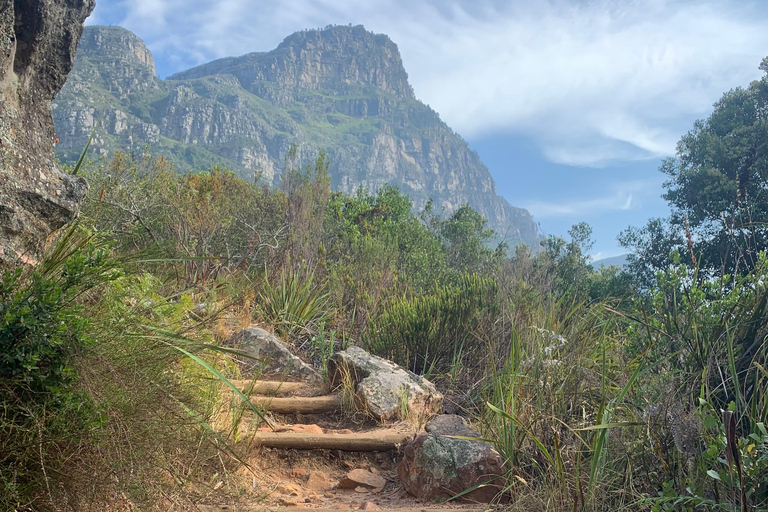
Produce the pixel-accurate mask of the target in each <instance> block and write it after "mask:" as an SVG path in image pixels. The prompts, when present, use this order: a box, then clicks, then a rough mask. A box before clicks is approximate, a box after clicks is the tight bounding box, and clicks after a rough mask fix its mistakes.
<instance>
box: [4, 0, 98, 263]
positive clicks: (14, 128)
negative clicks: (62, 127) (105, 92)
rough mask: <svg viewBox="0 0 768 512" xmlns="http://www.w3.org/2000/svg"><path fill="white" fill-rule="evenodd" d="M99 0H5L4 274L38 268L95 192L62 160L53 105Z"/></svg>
mask: <svg viewBox="0 0 768 512" xmlns="http://www.w3.org/2000/svg"><path fill="white" fill-rule="evenodd" d="M93 6H94V0H67V1H64V0H35V1H34V2H33V1H26V2H19V1H18V0H16V1H14V0H0V269H2V267H4V266H10V265H15V264H18V263H19V262H25V263H34V262H35V260H36V259H37V258H39V257H40V255H41V253H42V252H43V250H44V248H45V244H46V241H47V240H48V237H49V236H50V235H51V233H53V232H54V231H56V230H57V229H59V228H61V227H63V226H64V225H66V224H67V223H68V222H70V221H72V220H73V219H74V218H75V217H76V216H77V215H78V213H79V205H80V202H81V201H82V199H83V198H84V197H85V194H86V192H87V191H88V184H87V183H86V181H85V180H84V179H82V178H79V177H76V176H72V175H71V174H68V173H66V172H64V171H62V170H61V169H60V168H59V166H58V164H57V163H56V157H55V155H54V152H53V151H54V144H55V140H56V136H55V134H54V133H53V118H52V116H51V100H53V98H54V97H55V96H56V93H58V92H59V90H60V89H61V87H62V85H64V81H65V80H66V79H67V75H68V74H69V72H70V70H71V69H72V63H73V61H74V59H75V52H76V50H77V43H78V41H80V36H81V34H82V32H83V22H84V21H85V18H86V17H88V15H89V14H90V13H91V11H92V10H93Z"/></svg>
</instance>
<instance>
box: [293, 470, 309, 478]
mask: <svg viewBox="0 0 768 512" xmlns="http://www.w3.org/2000/svg"><path fill="white" fill-rule="evenodd" d="M305 476H307V470H306V469H304V468H293V469H292V470H291V478H304V477H305Z"/></svg>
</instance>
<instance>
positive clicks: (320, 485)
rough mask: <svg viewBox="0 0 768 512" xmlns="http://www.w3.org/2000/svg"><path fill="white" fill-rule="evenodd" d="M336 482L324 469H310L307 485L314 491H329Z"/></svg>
mask: <svg viewBox="0 0 768 512" xmlns="http://www.w3.org/2000/svg"><path fill="white" fill-rule="evenodd" d="M334 485H335V484H334V482H333V480H331V477H329V476H328V475H326V474H325V473H324V472H322V471H310V473H309V478H307V483H306V484H305V487H306V488H307V489H310V490H312V491H329V490H331V489H333V487H334Z"/></svg>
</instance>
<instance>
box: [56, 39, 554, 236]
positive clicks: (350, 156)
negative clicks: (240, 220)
mask: <svg viewBox="0 0 768 512" xmlns="http://www.w3.org/2000/svg"><path fill="white" fill-rule="evenodd" d="M53 117H54V122H55V126H56V133H57V135H58V137H59V139H60V142H59V144H58V146H57V154H58V156H59V158H60V159H61V160H62V161H65V162H71V161H74V160H76V159H77V157H78V156H79V153H80V151H81V150H82V148H83V147H84V146H85V144H86V142H87V140H88V137H89V135H90V134H91V131H92V130H93V127H94V126H95V125H96V123H97V122H98V127H97V129H96V135H95V137H94V142H93V145H92V147H93V150H92V151H93V152H95V153H96V154H101V155H108V154H110V153H112V152H114V151H116V150H118V149H122V150H127V151H132V152H140V151H142V150H143V148H145V147H147V148H149V150H150V151H151V152H152V153H154V154H162V155H165V156H166V157H167V158H169V159H170V160H171V161H172V162H173V163H174V164H176V166H177V167H178V168H180V169H181V170H190V169H192V170H197V169H201V168H208V167H210V166H212V165H214V164H222V165H224V166H226V167H227V168H229V169H230V170H232V171H233V172H235V173H237V174H238V175H240V176H241V177H243V178H245V179H248V180H254V179H256V178H260V179H261V180H263V181H265V182H267V183H269V184H271V185H278V184H279V180H280V174H281V172H282V170H283V168H284V166H285V155H286V153H287V151H288V150H289V148H290V147H291V145H294V144H295V145H297V147H298V155H299V161H305V162H306V161H311V160H313V159H314V157H315V156H316V154H317V152H318V151H319V150H320V149H323V150H325V151H326V152H327V153H328V155H329V156H330V162H331V167H330V174H331V184H332V186H333V187H334V188H335V189H338V190H343V191H345V192H354V191H355V190H357V189H358V187H361V186H362V187H364V188H366V187H367V188H369V189H371V190H375V189H377V188H379V187H381V186H382V185H384V184H387V183H390V184H394V185H397V186H398V187H400V189H401V190H403V191H404V192H406V193H407V194H408V195H409V196H410V197H411V198H412V199H413V201H414V205H415V206H416V207H417V208H421V207H423V206H424V205H425V204H426V202H427V200H428V199H430V198H432V199H434V201H435V203H436V205H438V206H443V207H445V209H446V210H447V211H449V212H450V211H452V210H454V209H456V208H457V207H459V206H460V205H462V204H464V203H469V204H470V205H471V206H472V207H474V208H475V209H476V210H478V211H479V212H480V213H482V214H483V215H484V216H485V217H486V218H488V220H489V226H490V227H492V228H493V229H495V230H496V231H497V233H499V234H500V235H501V236H502V237H503V238H505V239H506V240H507V241H508V242H509V243H510V245H515V244H517V243H521V242H522V243H527V244H528V245H530V246H531V247H532V248H534V250H535V249H536V248H538V245H539V244H538V240H539V231H538V228H537V225H536V224H535V223H534V221H533V218H532V217H531V215H530V213H528V212H527V211H526V210H524V209H521V208H516V207H513V206H512V205H510V204H509V203H508V202H507V201H506V200H505V199H503V198H502V197H500V196H499V195H497V193H496V184H495V183H494V181H493V178H492V177H491V175H490V173H489V172H488V169H487V168H486V167H485V165H483V163H482V161H481V160H480V157H479V156H478V155H477V153H476V152H474V151H472V150H471V149H470V147H469V145H468V144H467V143H466V141H464V140H463V139H462V138H461V137H460V136H459V135H458V134H457V133H455V132H454V131H453V130H451V128H449V127H448V125H446V124H445V123H444V122H443V121H442V120H441V119H440V117H439V115H438V114H437V113H436V112H435V111H434V110H432V109H431V108H430V107H429V106H427V105H425V104H424V103H422V102H420V101H419V100H417V99H416V97H415V95H414V92H413V89H412V87H411V86H410V84H409V83H408V74H407V73H406V71H405V69H404V67H403V64H402V61H401V59H400V53H399V51H398V49H397V46H396V45H395V44H394V43H393V42H392V41H391V40H390V39H389V38H388V37H387V36H385V35H381V34H373V33H371V32H368V31H367V30H365V29H364V28H363V27H362V26H356V27H351V26H335V27H328V28H326V29H323V30H307V31H302V32H297V33H295V34H292V35H290V36H288V37H287V38H286V39H285V40H284V41H283V42H282V43H281V44H280V45H279V46H278V47H277V48H276V49H275V50H272V51H270V52H265V53H249V54H247V55H243V56H241V57H229V58H225V59H219V60H216V61H213V62H209V63H207V64H204V65H201V66H198V67H195V68H192V69H189V70H187V71H183V72H181V73H177V74H175V75H172V76H170V77H168V78H167V79H165V80H161V79H159V78H157V76H156V73H155V67H154V62H153V59H152V54H151V53H150V51H149V50H148V49H147V47H146V46H145V45H144V43H143V42H142V41H141V40H140V39H139V38H138V37H137V36H136V35H134V34H133V33H131V32H130V31H128V30H125V29H123V28H120V27H100V26H89V27H86V29H85V32H84V33H83V37H82V39H81V42H80V46H79V48H78V53H77V58H76V60H75V65H74V68H73V70H72V73H71V74H70V76H69V80H68V81H67V83H66V85H65V87H64V88H63V89H62V91H61V93H60V94H59V95H58V96H57V98H56V100H55V102H54V105H53Z"/></svg>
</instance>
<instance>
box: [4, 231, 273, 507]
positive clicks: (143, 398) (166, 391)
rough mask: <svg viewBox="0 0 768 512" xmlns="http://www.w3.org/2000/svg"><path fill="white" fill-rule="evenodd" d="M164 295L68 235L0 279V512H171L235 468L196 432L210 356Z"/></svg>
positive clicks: (206, 401)
mask: <svg viewBox="0 0 768 512" xmlns="http://www.w3.org/2000/svg"><path fill="white" fill-rule="evenodd" d="M163 286H164V285H163V283H162V282H161V281H160V280H159V279H157V278H156V277H154V276H151V275H149V274H144V273H138V274H132V275H125V274H123V273H122V272H121V271H120V265H119V264H118V263H117V262H116V261H115V260H114V259H113V258H112V256H111V253H110V248H109V245H108V244H106V243H105V242H103V240H102V239H100V238H99V237H97V236H94V235H93V234H90V233H88V232H87V231H85V230H84V229H83V228H82V227H80V226H74V227H72V228H71V229H70V230H68V231H67V232H66V233H65V234H64V235H63V236H62V237H60V238H59V240H58V241H57V243H56V244H54V246H53V247H52V249H51V250H50V251H49V252H48V254H47V255H46V257H45V258H44V259H43V261H41V263H40V265H39V266H38V267H37V268H35V269H28V270H26V271H22V270H16V271H11V272H8V273H6V274H5V278H4V281H3V286H2V287H1V289H0V312H2V315H0V318H1V320H0V348H1V349H2V354H3V355H2V359H1V360H0V389H2V391H3V392H2V393H0V491H1V492H0V509H2V510H91V509H93V510H103V509H104V503H112V502H114V500H115V498H114V497H115V496H122V498H121V499H124V500H125V501H126V502H128V503H132V504H133V505H132V506H136V507H150V506H156V505H157V503H158V500H160V499H166V500H169V499H170V500H171V501H170V503H172V504H173V507H175V508H177V509H183V508H184V506H185V503H186V504H187V505H189V506H190V507H191V505H192V502H193V501H194V500H195V499H197V498H199V496H200V495H201V493H202V494H204V493H205V492H206V488H207V487H208V484H209V482H210V476H211V473H215V472H216V470H214V471H211V470H212V469H214V468H218V472H219V473H220V474H224V473H222V472H224V471H225V470H226V468H225V467H223V462H222V461H224V460H225V459H229V460H234V461H236V459H237V457H236V455H235V454H234V453H233V452H232V451H231V449H230V448H229V447H228V446H227V445H226V443H225V442H224V441H225V440H224V439H223V438H222V437H220V436H217V435H215V432H212V431H211V429H210V428H208V425H207V421H208V420H207V418H208V417H209V416H210V414H211V412H212V410H213V404H214V402H215V400H216V398H217V396H218V387H219V385H218V384H216V382H218V381H220V380H225V381H226V379H224V376H223V374H222V373H220V372H219V371H218V370H217V369H216V366H219V365H220V363H221V362H222V358H221V357H220V356H217V355H216V354H221V352H220V351H219V350H218V348H217V347H216V346H215V344H213V343H212V338H211V333H210V331H208V329H207V328H206V327H205V326H204V325H200V324H196V323H195V324H193V323H191V322H193V320H192V319H191V317H190V314H189V312H190V310H191V309H192V307H193V305H194V303H193V301H192V300H191V298H190V297H189V296H188V295H185V294H180V295H178V296H176V297H173V298H172V299H168V298H166V296H165V293H164V292H163ZM185 332H186V334H182V333H185ZM211 350H215V351H214V352H211ZM206 352H207V353H208V354H209V355H207V356H204V354H205V353H206ZM20 356H23V357H20ZM212 377H213V378H212ZM227 382H228V381H227ZM237 392H238V393H239V391H237ZM241 398H244V397H241ZM251 407H252V406H251ZM255 412H258V411H255ZM222 453H223V454H224V458H222V457H221V454H222ZM215 483H216V482H214V484H215ZM224 491H226V489H224ZM110 506H111V505H110ZM166 508H167V509H170V505H169V506H168V507H166Z"/></svg>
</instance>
